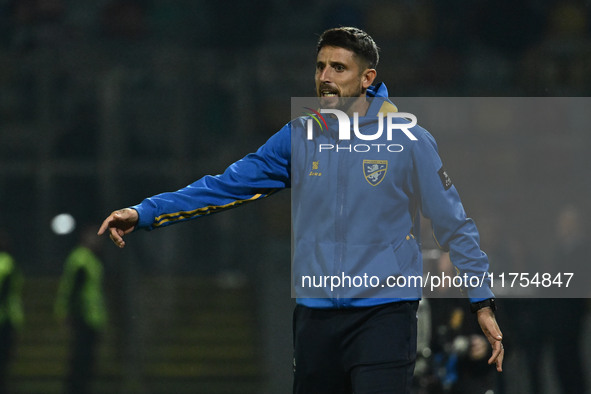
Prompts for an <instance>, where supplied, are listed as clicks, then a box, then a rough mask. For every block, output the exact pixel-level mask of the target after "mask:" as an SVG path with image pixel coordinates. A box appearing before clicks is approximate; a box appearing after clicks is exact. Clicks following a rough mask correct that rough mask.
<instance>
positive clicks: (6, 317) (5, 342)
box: [0, 231, 24, 394]
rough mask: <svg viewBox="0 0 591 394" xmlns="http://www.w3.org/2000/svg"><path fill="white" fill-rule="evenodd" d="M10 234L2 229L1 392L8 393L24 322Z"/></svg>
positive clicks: (0, 282) (0, 234)
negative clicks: (19, 334) (11, 365)
mask: <svg viewBox="0 0 591 394" xmlns="http://www.w3.org/2000/svg"><path fill="white" fill-rule="evenodd" d="M9 251H10V241H9V238H8V235H7V234H6V233H4V232H3V231H0V394H7V393H8V392H9V391H8V388H7V380H8V366H9V364H10V360H11V357H12V351H13V348H14V341H15V333H16V330H17V329H18V328H20V327H21V326H22V324H23V320H24V313H23V306H22V300H21V291H22V285H23V278H22V275H21V274H20V272H19V270H18V267H17V266H16V262H15V260H14V258H13V257H12V256H11V254H10V253H9Z"/></svg>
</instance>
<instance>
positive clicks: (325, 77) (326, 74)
mask: <svg viewBox="0 0 591 394" xmlns="http://www.w3.org/2000/svg"><path fill="white" fill-rule="evenodd" d="M318 73H319V75H318V80H320V82H330V78H331V74H330V69H329V68H328V67H324V68H323V69H321V70H318Z"/></svg>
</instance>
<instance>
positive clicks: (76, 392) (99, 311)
mask: <svg viewBox="0 0 591 394" xmlns="http://www.w3.org/2000/svg"><path fill="white" fill-rule="evenodd" d="M99 246H100V243H99V242H97V237H96V235H95V233H94V231H93V229H92V228H91V227H85V228H84V229H83V230H82V231H81V234H80V243H79V245H78V246H76V247H75V248H74V249H73V250H72V252H71V253H70V254H69V255H68V257H67V259H66V262H65V265H64V271H63V274H62V277H61V280H60V283H59V287H58V293H57V300H56V302H55V314H56V317H57V318H58V319H59V320H61V321H64V320H66V319H67V321H68V323H69V326H70V330H71V331H70V335H71V344H70V363H69V375H68V379H67V382H66V393H68V394H84V393H88V392H90V387H91V383H92V377H93V369H94V364H95V360H96V348H97V344H98V340H99V337H100V334H101V332H102V331H103V329H104V328H105V326H106V324H107V310H106V305H105V300H104V295H103V289H102V282H103V264H102V262H101V260H100V259H99V257H98V255H97V253H98V251H99Z"/></svg>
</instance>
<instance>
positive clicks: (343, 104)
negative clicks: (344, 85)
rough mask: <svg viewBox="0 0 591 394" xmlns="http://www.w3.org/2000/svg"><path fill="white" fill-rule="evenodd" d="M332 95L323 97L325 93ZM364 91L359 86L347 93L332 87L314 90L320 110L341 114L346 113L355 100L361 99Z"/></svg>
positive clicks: (321, 87) (322, 86) (320, 87)
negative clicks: (340, 112)
mask: <svg viewBox="0 0 591 394" xmlns="http://www.w3.org/2000/svg"><path fill="white" fill-rule="evenodd" d="M327 91H328V92H329V94H334V96H333V95H330V96H326V95H323V94H324V93H325V92H327ZM363 93H364V90H363V89H362V88H361V86H358V87H357V88H356V89H355V90H353V91H349V92H341V91H340V90H337V89H336V88H334V87H330V86H326V85H321V86H319V87H318V89H317V90H316V96H317V97H318V101H319V104H320V108H328V109H339V110H341V111H343V112H347V111H348V110H349V108H350V107H351V106H352V105H353V103H354V102H356V100H355V99H357V98H359V97H361V96H362V95H363Z"/></svg>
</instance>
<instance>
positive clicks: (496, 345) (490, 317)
mask: <svg viewBox="0 0 591 394" xmlns="http://www.w3.org/2000/svg"><path fill="white" fill-rule="evenodd" d="M476 313H477V316H478V324H480V328H482V332H483V333H484V335H485V336H486V338H487V339H488V342H490V345H491V346H492V356H491V357H490V358H489V359H488V363H489V364H493V363H495V364H496V365H497V371H499V372H501V371H503V358H504V357H505V348H504V347H503V342H502V341H503V334H502V333H501V330H500V328H499V325H498V324H497V320H496V319H495V314H494V312H493V311H492V309H491V308H490V307H486V308H482V309H479V310H478V312H476Z"/></svg>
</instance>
